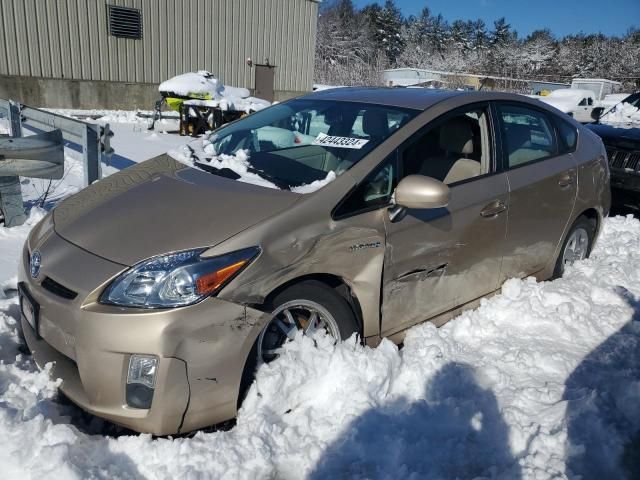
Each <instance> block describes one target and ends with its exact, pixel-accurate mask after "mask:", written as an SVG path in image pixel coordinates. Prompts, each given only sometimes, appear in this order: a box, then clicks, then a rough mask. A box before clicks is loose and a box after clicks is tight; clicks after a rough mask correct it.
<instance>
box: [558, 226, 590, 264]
mask: <svg viewBox="0 0 640 480" xmlns="http://www.w3.org/2000/svg"><path fill="white" fill-rule="evenodd" d="M588 252H589V234H588V233H587V231H586V230H585V229H584V228H582V227H578V228H576V229H575V230H574V231H573V232H572V233H571V236H570V237H569V238H568V240H567V243H566V244H565V246H564V252H562V265H563V267H564V266H567V265H573V263H574V262H577V261H578V260H584V259H585V258H586V257H587V253H588Z"/></svg>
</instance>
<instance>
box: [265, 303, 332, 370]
mask: <svg viewBox="0 0 640 480" xmlns="http://www.w3.org/2000/svg"><path fill="white" fill-rule="evenodd" d="M318 330H324V331H326V332H327V334H329V335H330V336H331V337H333V338H334V339H336V341H339V340H341V338H340V330H339V328H338V323H337V322H336V319H335V318H334V317H333V315H331V313H329V311H328V310H327V309H326V308H324V307H323V306H322V305H320V304H319V303H316V302H313V301H311V300H292V301H289V302H286V303H283V304H282V305H280V306H279V307H278V308H276V309H275V310H274V312H273V314H272V317H271V320H270V321H269V324H268V325H267V326H266V328H264V330H262V332H261V333H260V336H259V337H258V361H259V362H261V363H269V362H271V361H272V360H275V359H276V358H277V357H278V349H279V348H280V347H282V345H284V344H285V343H286V342H287V341H289V340H293V339H294V338H295V335H296V333H297V332H298V331H302V332H303V333H304V334H305V335H310V334H312V333H313V332H315V331H318Z"/></svg>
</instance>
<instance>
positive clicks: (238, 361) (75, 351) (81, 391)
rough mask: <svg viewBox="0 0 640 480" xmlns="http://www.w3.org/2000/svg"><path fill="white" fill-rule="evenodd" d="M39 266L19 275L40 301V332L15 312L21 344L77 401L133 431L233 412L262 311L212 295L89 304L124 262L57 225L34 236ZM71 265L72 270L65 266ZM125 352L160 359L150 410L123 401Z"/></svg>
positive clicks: (191, 423) (194, 424)
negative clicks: (56, 286)
mask: <svg viewBox="0 0 640 480" xmlns="http://www.w3.org/2000/svg"><path fill="white" fill-rule="evenodd" d="M38 250H39V251H40V252H41V254H42V259H43V260H42V271H41V273H40V275H39V276H38V278H37V279H36V280H34V279H33V278H31V276H30V275H29V274H28V273H27V272H28V254H29V252H28V251H25V259H23V262H21V264H20V269H19V280H20V282H22V284H23V286H24V287H26V289H27V290H28V291H29V293H30V294H31V296H32V297H33V299H34V300H35V301H36V302H37V303H38V304H39V306H40V312H39V328H38V330H39V334H40V338H38V336H37V335H36V333H35V331H34V329H33V328H32V327H31V325H30V324H29V323H28V322H27V320H26V318H25V317H24V316H23V317H22V321H21V324H22V329H23V332H24V336H25V340H26V342H27V345H28V347H29V348H30V349H31V351H32V352H33V355H34V358H35V360H36V363H37V364H38V365H39V366H40V367H44V366H45V365H46V364H48V363H50V362H53V364H54V365H53V368H52V369H51V376H52V378H54V379H56V378H59V379H61V380H62V383H61V385H60V389H61V390H62V391H63V392H64V393H65V395H66V396H68V397H69V398H70V399H71V400H72V401H73V402H74V403H76V404H78V405H79V406H80V407H81V408H83V409H85V410H87V411H89V412H91V413H93V414H95V415H97V416H100V417H103V418H106V419H108V420H110V421H112V422H114V423H117V424H120V425H123V426H125V427H127V428H130V429H132V430H136V431H139V432H146V433H153V434H156V435H168V434H174V433H179V432H187V431H190V430H194V429H197V428H201V427H204V426H208V425H212V424H215V423H219V422H222V421H225V420H228V419H230V418H233V417H234V416H235V415H236V410H237V409H236V407H237V400H238V392H239V388H240V381H241V377H242V371H243V368H244V365H245V361H246V359H247V357H248V355H249V352H250V350H251V347H252V346H253V343H254V341H255V338H256V337H257V335H258V333H259V331H260V329H261V328H262V325H264V322H265V321H266V316H265V315H264V314H263V313H262V312H260V311H257V310H253V309H250V308H247V307H245V306H243V305H238V304H235V303H231V302H228V301H225V300H221V299H218V298H209V299H207V300H205V301H203V302H200V303H199V304H196V305H192V306H189V307H184V308H176V309H164V310H140V309H130V308H121V307H114V306H108V305H101V304H99V303H97V301H96V299H97V296H98V295H99V292H100V291H101V290H102V288H103V287H104V285H105V284H106V283H108V281H109V280H110V279H111V278H113V276H115V275H117V274H118V273H119V272H120V271H122V270H123V269H124V268H126V267H124V266H122V265H118V264H114V263H112V262H109V261H108V260H105V259H103V258H100V257H97V256H95V255H92V254H90V253H88V252H86V251H84V250H82V249H80V248H78V247H76V246H74V245H72V244H70V243H69V242H66V241H65V240H63V239H62V238H61V237H59V236H57V235H56V234H55V233H54V234H51V235H49V236H48V238H46V240H44V241H43V242H42V243H40V244H38ZM70 263H72V264H73V268H70V267H69V264H70ZM45 278H52V279H54V280H55V281H56V282H58V283H60V284H63V285H64V286H65V287H68V288H70V289H72V290H74V291H76V292H78V295H77V297H76V298H75V299H73V300H69V299H65V298H62V297H60V296H59V295H56V294H55V293H52V292H51V291H49V290H48V289H45V288H43V286H42V280H43V279H45ZM132 354H145V355H155V356H157V357H158V358H159V364H158V369H157V374H156V384H155V391H154V396H153V400H152V404H151V408H149V409H136V408H132V407H129V406H127V402H126V379H127V370H128V365H129V359H130V357H131V355H132Z"/></svg>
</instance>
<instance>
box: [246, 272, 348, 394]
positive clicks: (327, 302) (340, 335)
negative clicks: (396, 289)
mask: <svg viewBox="0 0 640 480" xmlns="http://www.w3.org/2000/svg"><path fill="white" fill-rule="evenodd" d="M265 307H266V308H267V309H268V311H270V312H271V319H270V320H269V322H268V323H267V325H266V326H265V327H264V329H263V330H262V331H261V332H260V335H258V338H257V340H256V343H255V344H254V346H253V348H252V350H251V353H250V354H249V358H248V359H247V362H246V365H245V368H244V372H243V374H242V382H241V386H240V392H239V393H240V395H239V397H238V400H239V402H238V405H240V403H241V402H242V400H243V399H244V395H245V394H246V392H247V390H248V388H249V386H250V385H251V383H253V378H254V374H255V370H256V368H257V367H258V366H260V365H261V364H264V363H269V362H271V361H273V360H275V359H276V358H277V357H278V351H279V349H280V348H281V347H282V346H283V345H284V344H285V343H286V342H288V341H290V340H293V338H295V335H296V333H297V332H299V331H301V332H303V333H304V334H305V335H310V334H312V333H313V332H316V331H318V330H324V331H325V332H326V333H327V334H328V335H330V336H331V337H333V338H334V339H335V341H336V342H340V341H343V340H346V339H347V338H349V337H350V336H351V335H353V334H354V333H356V332H358V331H359V329H358V322H357V320H356V316H355V314H354V312H353V309H352V308H351V306H350V305H349V302H347V301H346V300H345V299H344V298H343V297H342V296H340V295H339V294H338V293H337V292H336V291H335V290H334V289H333V288H331V287H329V286H328V285H325V284H324V283H322V282H318V281H316V280H306V281H303V282H300V283H298V284H295V285H292V286H291V287H289V288H287V289H285V290H283V291H282V292H280V293H278V294H276V295H275V296H274V297H273V298H272V299H271V301H270V302H269V303H268V304H267V305H265Z"/></svg>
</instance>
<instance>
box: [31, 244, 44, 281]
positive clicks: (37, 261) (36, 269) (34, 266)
mask: <svg viewBox="0 0 640 480" xmlns="http://www.w3.org/2000/svg"><path fill="white" fill-rule="evenodd" d="M40 265H42V255H40V252H39V251H38V250H35V251H34V252H33V253H32V254H31V277H32V278H38V275H39V274H40Z"/></svg>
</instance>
